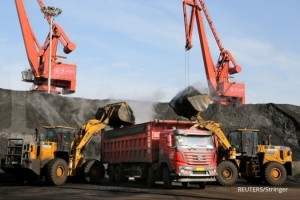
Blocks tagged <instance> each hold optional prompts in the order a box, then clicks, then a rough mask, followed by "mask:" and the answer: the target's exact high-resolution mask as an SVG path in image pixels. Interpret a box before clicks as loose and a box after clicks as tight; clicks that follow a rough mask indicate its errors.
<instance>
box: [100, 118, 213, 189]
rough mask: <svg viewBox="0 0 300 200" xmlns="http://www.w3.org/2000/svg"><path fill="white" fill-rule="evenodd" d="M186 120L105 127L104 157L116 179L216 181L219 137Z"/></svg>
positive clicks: (202, 184) (201, 183)
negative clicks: (197, 127) (195, 127)
mask: <svg viewBox="0 0 300 200" xmlns="http://www.w3.org/2000/svg"><path fill="white" fill-rule="evenodd" d="M194 124H195V123H193V122H186V121H173V120H164V121H162V120H161V121H158V120H156V121H152V122H147V123H143V124H138V125H133V126H129V127H124V128H119V129H113V130H109V131H105V132H103V133H102V136H101V160H102V161H103V162H104V163H107V164H108V168H107V172H108V175H109V179H110V180H111V181H115V182H122V181H126V180H128V178H129V177H134V178H135V180H140V181H145V182H147V184H148V185H149V186H153V185H154V184H155V182H156V181H163V183H164V186H165V187H166V188H170V187H171V184H172V182H179V183H182V186H184V187H186V186H188V184H189V183H193V184H199V187H200V188H205V183H206V182H212V181H216V166H217V162H216V161H217V156H216V148H215V147H216V145H217V143H216V140H215V139H214V136H213V135H212V133H211V132H210V131H207V130H196V129H191V127H193V125H194Z"/></svg>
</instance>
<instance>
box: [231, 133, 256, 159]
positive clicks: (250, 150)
mask: <svg viewBox="0 0 300 200" xmlns="http://www.w3.org/2000/svg"><path fill="white" fill-rule="evenodd" d="M228 138H229V142H230V144H231V146H232V148H235V149H236V153H237V156H249V157H251V156H254V155H256V154H257V145H258V130H256V129H238V130H236V131H232V132H230V133H229V137H228Z"/></svg>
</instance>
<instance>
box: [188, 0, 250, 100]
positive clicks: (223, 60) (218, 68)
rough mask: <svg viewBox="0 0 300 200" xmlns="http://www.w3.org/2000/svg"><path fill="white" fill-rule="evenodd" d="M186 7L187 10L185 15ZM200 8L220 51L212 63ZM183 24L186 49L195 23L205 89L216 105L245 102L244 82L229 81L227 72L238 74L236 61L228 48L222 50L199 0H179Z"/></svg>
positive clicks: (190, 46)
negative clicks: (204, 74)
mask: <svg viewBox="0 0 300 200" xmlns="http://www.w3.org/2000/svg"><path fill="white" fill-rule="evenodd" d="M188 7H189V8H190V10H191V12H190V15H189V16H188ZM201 11H203V13H204V15H205V17H206V19H207V21H208V24H209V26H210V29H211V31H212V33H213V35H214V38H215V40H216V43H217V45H218V47H219V50H220V55H219V59H218V62H217V64H216V65H215V64H214V62H213V59H212V56H211V53H210V49H209V45H208V41H207V36H206V32H205V28H204V22H203V19H202V15H201ZM183 13H184V24H185V33H186V46H185V48H186V50H190V49H191V48H192V38H193V29H194V24H195V21H196V23H197V28H198V34H199V39H200V46H201V50H202V57H203V62H204V67H205V73H206V78H207V81H208V89H209V94H210V97H211V99H212V100H213V101H214V102H217V103H220V104H225V105H228V104H237V103H238V104H245V84H244V83H237V82H235V81H231V80H230V78H231V77H230V76H229V75H233V74H236V73H239V72H240V71H241V70H242V68H241V67H240V66H239V65H238V64H237V63H236V61H235V59H234V57H233V56H232V54H231V53H230V51H229V50H225V49H224V47H223V45H222V42H221V40H220V38H219V36H218V34H217V31H216V29H215V27H214V25H213V22H212V20H211V18H210V15H209V13H208V11H207V8H206V5H205V3H204V1H203V0H183Z"/></svg>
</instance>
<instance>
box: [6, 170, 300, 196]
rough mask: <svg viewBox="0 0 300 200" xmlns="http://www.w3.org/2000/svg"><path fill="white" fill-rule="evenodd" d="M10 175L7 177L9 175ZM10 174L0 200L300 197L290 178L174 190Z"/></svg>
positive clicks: (299, 188)
mask: <svg viewBox="0 0 300 200" xmlns="http://www.w3.org/2000/svg"><path fill="white" fill-rule="evenodd" d="M5 176H6V177H5ZM7 179H8V177H7V175H3V174H0V199H1V200H2V199H3V200H6V199H10V200H27V199H28V200H34V199H43V200H54V199H65V200H67V199H85V200H89V199H91V200H95V199H104V198H105V199H109V198H111V199H176V200H181V199H182V200H186V199H212V200H213V199H226V200H231V199H238V200H239V199H245V200H246V199H266V200H267V199H271V200H276V199H289V200H293V199H298V197H299V194H300V183H296V182H293V181H288V182H287V183H286V185H284V186H281V187H268V186H266V185H249V184H248V183H246V182H245V181H243V180H240V181H239V182H238V183H237V184H236V185H235V186H232V187H223V186H220V185H218V184H216V183H211V184H208V185H207V186H206V189H199V188H198V187H197V186H196V185H191V186H190V187H188V188H183V187H182V186H181V185H180V184H177V183H175V184H173V187H172V188H171V189H163V187H162V183H160V182H157V184H156V186H155V187H153V188H148V187H147V186H145V185H144V184H140V183H139V184H137V183H136V182H135V181H129V182H128V183H126V184H125V183H123V184H120V185H115V184H111V183H109V182H106V183H103V184H99V185H92V184H81V183H70V182H69V183H67V184H65V185H63V186H60V187H54V186H48V185H45V184H44V185H43V184H41V185H33V186H18V185H17V184H16V183H14V182H13V181H11V180H7Z"/></svg>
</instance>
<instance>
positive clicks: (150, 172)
mask: <svg viewBox="0 0 300 200" xmlns="http://www.w3.org/2000/svg"><path fill="white" fill-rule="evenodd" d="M147 184H148V186H149V187H152V186H154V185H155V174H154V170H153V168H152V167H151V166H150V167H149V168H148V177H147Z"/></svg>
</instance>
